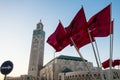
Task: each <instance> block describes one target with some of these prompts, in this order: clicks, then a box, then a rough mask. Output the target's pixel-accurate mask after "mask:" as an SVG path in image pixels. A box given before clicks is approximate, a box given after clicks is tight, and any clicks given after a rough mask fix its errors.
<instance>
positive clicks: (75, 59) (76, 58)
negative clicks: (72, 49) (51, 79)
mask: <svg viewBox="0 0 120 80" xmlns="http://www.w3.org/2000/svg"><path fill="white" fill-rule="evenodd" d="M56 58H57V59H65V60H74V61H83V60H82V58H80V57H73V56H65V55H60V56H58V57H56ZM84 60H85V59H84ZM85 61H86V62H87V60H85Z"/></svg>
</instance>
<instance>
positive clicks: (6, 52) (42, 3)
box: [0, 0, 120, 77]
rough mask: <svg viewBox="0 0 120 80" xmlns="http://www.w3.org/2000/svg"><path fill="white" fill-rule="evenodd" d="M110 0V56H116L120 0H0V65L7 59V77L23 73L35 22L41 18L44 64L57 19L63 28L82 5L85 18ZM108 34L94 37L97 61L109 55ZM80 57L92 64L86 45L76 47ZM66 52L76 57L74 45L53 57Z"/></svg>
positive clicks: (118, 53)
mask: <svg viewBox="0 0 120 80" xmlns="http://www.w3.org/2000/svg"><path fill="white" fill-rule="evenodd" d="M111 2H112V8H111V10H112V12H111V13H112V19H114V49H113V59H118V58H120V45H119V44H120V43H119V41H120V36H119V35H120V31H119V30H120V15H119V14H120V9H119V8H120V5H119V3H120V1H119V0H71V1H70V0H0V65H1V64H2V63H3V62H4V61H6V60H11V61H12V62H13V63H14V69H13V71H12V72H11V73H10V74H9V76H20V75H21V74H22V75H23V74H27V71H28V64H29V56H30V49H31V41H32V33H33V30H34V29H36V24H37V23H38V22H39V21H40V19H41V20H42V23H43V25H44V31H45V33H46V35H45V51H44V52H45V53H44V64H46V63H47V62H49V61H50V60H51V59H53V53H54V51H55V50H54V49H53V48H52V47H51V46H50V45H49V44H48V43H46V40H47V38H48V37H49V36H50V35H51V34H52V33H53V32H54V30H55V29H56V27H57V25H58V22H59V20H61V22H62V24H63V25H64V26H65V27H66V26H68V25H69V24H70V22H71V21H72V19H73V18H74V16H75V15H76V13H77V12H78V11H79V10H80V8H81V7H82V6H83V7H84V11H85V15H86V19H87V20H88V19H89V18H90V17H92V16H93V15H94V14H96V13H97V12H99V11H100V10H102V9H103V8H104V7H106V6H107V5H109V4H110V3H111ZM109 39H110V37H109V36H108V37H104V38H96V41H97V44H98V48H99V52H100V57H101V61H102V62H103V61H105V60H106V59H108V58H109V53H110V50H109V49H110V47H109V45H110V42H109V41H110V40H109ZM79 51H80V52H81V53H82V55H83V57H84V58H85V59H87V60H88V61H90V62H93V65H94V66H96V62H95V58H94V54H93V50H92V47H91V45H90V44H88V45H86V46H84V47H82V48H81V49H80V50H79ZM59 55H69V56H77V57H79V55H78V53H77V51H76V50H75V48H74V47H70V46H68V47H66V48H65V49H63V50H62V51H61V52H58V53H56V55H55V56H59ZM0 77H3V75H2V74H0Z"/></svg>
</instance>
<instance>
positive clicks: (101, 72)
mask: <svg viewBox="0 0 120 80" xmlns="http://www.w3.org/2000/svg"><path fill="white" fill-rule="evenodd" d="M95 47H96V50H97V55H98V60H99V63H100V67H101V69H100V74H101V78H102V80H104V78H103V71H102V63H101V60H100V55H99V50H98V47H97V42H96V40H95Z"/></svg>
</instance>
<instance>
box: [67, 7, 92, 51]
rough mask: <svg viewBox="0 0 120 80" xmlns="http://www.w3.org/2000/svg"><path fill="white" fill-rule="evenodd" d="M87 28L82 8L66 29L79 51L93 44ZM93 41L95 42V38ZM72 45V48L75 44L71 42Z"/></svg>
mask: <svg viewBox="0 0 120 80" xmlns="http://www.w3.org/2000/svg"><path fill="white" fill-rule="evenodd" d="M87 28H88V27H87V21H86V17H85V13H84V9H83V7H82V8H81V9H80V10H79V12H78V13H77V14H76V16H75V17H74V19H73V20H72V21H71V23H70V25H69V26H68V27H66V28H65V30H66V32H67V34H68V37H71V38H72V39H73V41H74V43H75V44H76V47H77V48H78V49H79V48H81V47H82V46H84V45H86V44H88V43H90V42H91V41H90V39H89V36H88V31H87ZM92 41H94V40H93V38H92ZM70 45H71V46H72V45H73V43H72V42H71V43H70Z"/></svg>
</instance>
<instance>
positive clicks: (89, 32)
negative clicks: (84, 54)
mask: <svg viewBox="0 0 120 80" xmlns="http://www.w3.org/2000/svg"><path fill="white" fill-rule="evenodd" d="M88 34H89V38H90V42H91V45H92V48H93V52H94V56H95V59H96V63H97V66H98V68H99V72H100V75H101V79H102V80H103V76H102V71H101V69H100V66H99V62H98V59H97V55H96V51H95V47H94V45H93V42H92V37H91V34H90V31H89V29H88Z"/></svg>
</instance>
